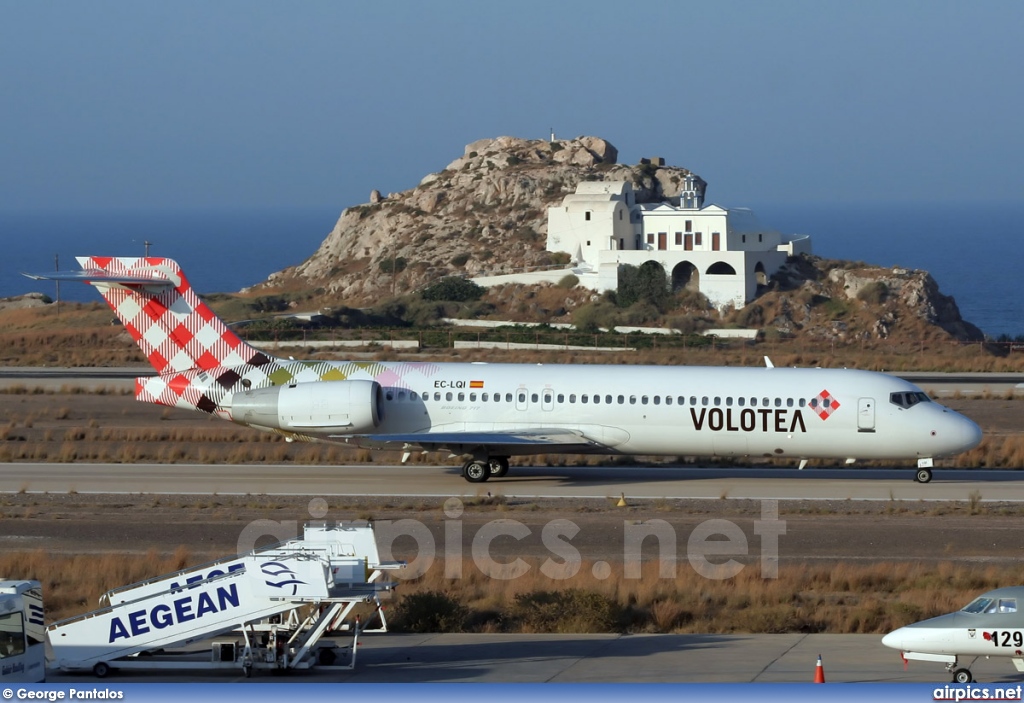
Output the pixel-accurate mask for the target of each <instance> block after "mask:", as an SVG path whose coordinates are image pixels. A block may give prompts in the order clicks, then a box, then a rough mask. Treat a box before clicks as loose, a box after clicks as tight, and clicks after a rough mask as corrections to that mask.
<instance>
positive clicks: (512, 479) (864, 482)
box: [0, 463, 1024, 502]
mask: <svg viewBox="0 0 1024 703" xmlns="http://www.w3.org/2000/svg"><path fill="white" fill-rule="evenodd" d="M913 475H914V470H913V469H911V468H901V469H877V468H870V469H856V468H828V469H814V468H807V469H804V470H803V471H800V470H798V469H796V468H795V467H794V468H776V467H772V468H760V469H744V468H734V467H723V468H708V467H703V468H697V467H685V468H684V467H644V466H617V467H535V466H530V467H518V466H517V467H513V468H512V470H511V471H510V472H509V475H508V476H507V477H506V478H504V479H492V480H490V481H488V482H486V483H482V484H471V483H468V482H466V481H465V480H463V479H462V477H461V476H460V475H459V469H458V468H457V467H454V466H451V467H445V466H425V465H415V464H414V465H406V466H397V465H380V464H366V465H347V466H296V465H265V464H248V465H244V464H239V465H210V464H72V463H68V464H48V463H4V464H0V492H3V493H111V494H199V495H268V496H271V495H273V496H292V495H314V496H357V495H359V496H394V495H401V496H430V497H439V496H460V497H466V496H470V497H473V496H481V495H487V494H488V493H490V494H492V495H496V496H505V497H510V498H511V497H517V498H607V497H617V496H620V495H626V496H628V497H631V498H649V499H660V498H707V499H728V498H734V499H778V500H876V501H892V500H899V501H966V500H970V501H975V502H977V501H1001V502H1024V471H1010V470H1006V471H997V470H988V469H975V470H958V469H941V468H940V469H936V470H935V478H934V480H933V481H932V482H931V483H929V484H919V483H915V482H914V481H913Z"/></svg>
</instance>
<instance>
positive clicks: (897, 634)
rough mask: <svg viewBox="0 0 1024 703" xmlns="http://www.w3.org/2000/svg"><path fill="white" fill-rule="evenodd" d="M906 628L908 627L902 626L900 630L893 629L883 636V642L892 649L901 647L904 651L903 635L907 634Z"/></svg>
mask: <svg viewBox="0 0 1024 703" xmlns="http://www.w3.org/2000/svg"><path fill="white" fill-rule="evenodd" d="M906 629H907V628H905V627H901V628H899V629H898V630H893V631H892V632H890V633H889V634H888V635H886V636H885V637H883V638H882V644H884V645H885V646H886V647H889V648H890V649H899V650H900V651H902V650H903V635H905V634H906V633H905V632H904V630H906Z"/></svg>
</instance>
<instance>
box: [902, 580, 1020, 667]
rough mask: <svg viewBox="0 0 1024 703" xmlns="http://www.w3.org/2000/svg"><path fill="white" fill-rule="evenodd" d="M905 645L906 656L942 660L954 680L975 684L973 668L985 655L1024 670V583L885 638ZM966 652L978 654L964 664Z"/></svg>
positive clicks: (967, 655) (983, 597)
mask: <svg viewBox="0 0 1024 703" xmlns="http://www.w3.org/2000/svg"><path fill="white" fill-rule="evenodd" d="M882 644H884V645H885V646H886V647H892V648H893V649H898V650H900V654H901V656H902V657H903V661H904V662H906V661H907V660H908V659H915V660H918V661H932V662H941V663H944V664H945V665H946V671H951V672H952V673H953V682H954V683H971V682H972V681H974V676H973V675H972V674H971V670H970V667H971V666H973V665H974V662H976V661H977V660H978V658H979V657H985V658H988V657H1009V658H1010V660H1011V661H1012V662H1013V665H1014V667H1015V668H1016V669H1017V671H1024V586H1010V587H1008V588H997V589H996V590H994V591H989V592H988V593H983V594H981V595H980V596H978V597H977V598H975V599H974V600H972V601H971V602H970V603H968V604H967V605H965V606H964V607H963V608H962V609H960V610H958V611H957V612H955V613H948V614H946V615H940V616H939V617H937V618H931V619H929V620H922V621H921V622H917V623H914V624H913V625H907V626H906V627H901V628H899V629H898V630H894V631H893V632H890V633H889V634H888V635H886V636H885V637H883V638H882ZM960 657H973V659H972V660H971V663H970V664H968V665H967V666H966V667H959V666H958V664H959V658H960Z"/></svg>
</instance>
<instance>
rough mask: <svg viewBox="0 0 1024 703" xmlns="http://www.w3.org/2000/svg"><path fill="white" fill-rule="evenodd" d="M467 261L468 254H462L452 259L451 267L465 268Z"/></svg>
mask: <svg viewBox="0 0 1024 703" xmlns="http://www.w3.org/2000/svg"><path fill="white" fill-rule="evenodd" d="M467 261H469V253H468V252H462V253H461V254H456V255H455V256H453V257H452V266H465V265H466V262H467Z"/></svg>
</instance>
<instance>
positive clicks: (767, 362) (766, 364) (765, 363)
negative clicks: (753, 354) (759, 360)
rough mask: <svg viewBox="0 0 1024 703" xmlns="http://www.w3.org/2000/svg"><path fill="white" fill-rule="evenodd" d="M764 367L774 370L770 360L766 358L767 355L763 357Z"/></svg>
mask: <svg viewBox="0 0 1024 703" xmlns="http://www.w3.org/2000/svg"><path fill="white" fill-rule="evenodd" d="M764 365H765V366H767V367H768V368H770V369H774V368H775V364H773V363H772V360H771V359H769V358H768V355H767V354H766V355H765V357H764Z"/></svg>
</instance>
